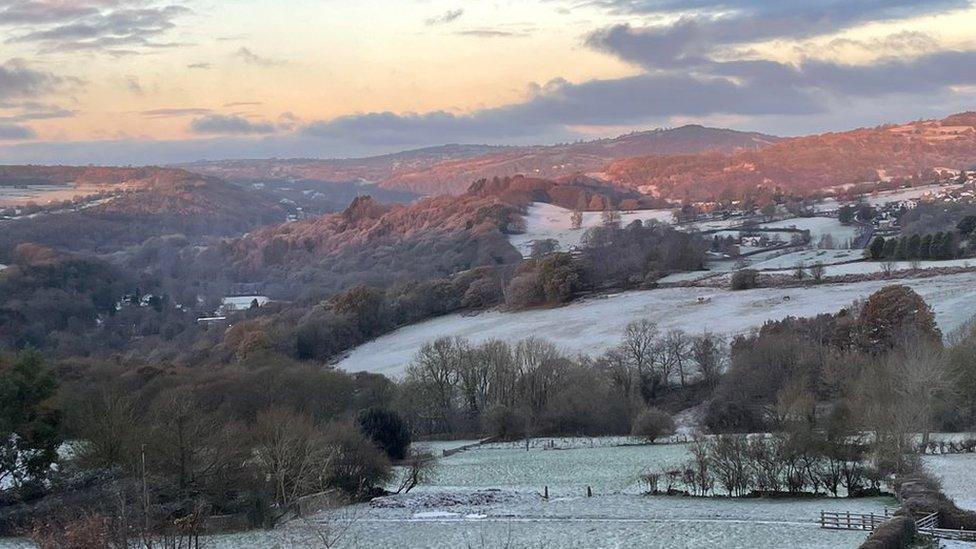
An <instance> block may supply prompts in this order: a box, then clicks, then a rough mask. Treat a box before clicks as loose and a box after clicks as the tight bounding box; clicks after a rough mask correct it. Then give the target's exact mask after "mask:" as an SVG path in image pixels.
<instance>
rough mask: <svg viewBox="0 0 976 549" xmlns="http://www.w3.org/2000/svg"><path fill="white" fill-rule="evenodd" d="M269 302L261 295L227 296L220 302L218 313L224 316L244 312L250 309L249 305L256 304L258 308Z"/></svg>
mask: <svg viewBox="0 0 976 549" xmlns="http://www.w3.org/2000/svg"><path fill="white" fill-rule="evenodd" d="M269 301H271V300H270V299H268V298H267V296H263V295H232V296H227V297H225V298H224V299H222V300H221V302H220V309H219V311H218V312H219V313H220V314H221V315H226V314H230V313H235V312H237V311H246V310H248V309H250V308H251V305H252V304H253V303H255V302H257V304H258V307H264V306H265V305H267V304H268V302H269Z"/></svg>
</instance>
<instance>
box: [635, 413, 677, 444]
mask: <svg viewBox="0 0 976 549" xmlns="http://www.w3.org/2000/svg"><path fill="white" fill-rule="evenodd" d="M631 434H633V435H634V436H635V437H640V438H642V439H644V440H646V441H648V442H654V439H656V438H657V437H660V436H664V435H671V434H674V420H673V419H672V418H671V416H670V415H669V414H668V413H667V412H665V411H663V410H659V409H658V408H647V409H646V410H644V411H642V412H641V413H639V414H637V417H636V418H634V425H633V428H632V430H631Z"/></svg>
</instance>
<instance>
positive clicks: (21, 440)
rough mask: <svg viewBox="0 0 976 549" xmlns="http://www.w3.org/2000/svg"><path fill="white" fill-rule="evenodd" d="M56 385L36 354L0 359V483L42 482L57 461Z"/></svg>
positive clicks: (59, 416)
mask: <svg viewBox="0 0 976 549" xmlns="http://www.w3.org/2000/svg"><path fill="white" fill-rule="evenodd" d="M56 392H57V382H56V381H55V379H54V376H53V375H52V374H51V372H50V371H49V370H48V369H47V368H46V367H45V366H44V360H43V358H41V354H40V353H39V352H37V351H33V350H28V351H24V352H23V353H21V354H20V356H19V357H17V359H16V360H15V361H13V363H10V364H5V363H4V362H3V359H2V357H0V481H2V482H3V483H10V484H13V485H18V484H21V483H24V482H29V481H39V480H43V479H44V478H45V477H46V476H47V474H48V473H49V472H50V470H51V464H52V463H54V461H55V460H56V459H57V457H58V454H57V450H58V446H60V444H61V433H60V425H61V414H60V413H59V412H58V410H57V409H55V408H54V407H53V400H54V395H55V393H56Z"/></svg>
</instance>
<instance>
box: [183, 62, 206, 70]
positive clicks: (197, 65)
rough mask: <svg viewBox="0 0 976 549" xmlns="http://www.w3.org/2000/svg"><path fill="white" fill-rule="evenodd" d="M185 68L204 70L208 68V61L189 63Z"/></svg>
mask: <svg viewBox="0 0 976 549" xmlns="http://www.w3.org/2000/svg"><path fill="white" fill-rule="evenodd" d="M186 68H188V69H204V70H206V69H209V68H210V63H190V64H189V65H187V66H186Z"/></svg>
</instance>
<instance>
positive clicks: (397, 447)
mask: <svg viewBox="0 0 976 549" xmlns="http://www.w3.org/2000/svg"><path fill="white" fill-rule="evenodd" d="M359 428H360V430H362V432H363V434H364V435H366V437H367V438H369V439H370V440H372V441H373V444H375V445H376V446H377V447H378V448H379V449H380V450H383V452H384V453H385V454H386V455H387V457H389V458H390V459H393V460H401V459H403V458H404V457H405V456H406V455H407V449H408V448H409V447H410V430H409V429H408V428H407V424H406V423H404V421H403V420H402V419H400V415H399V414H397V413H396V412H394V411H392V410H384V409H382V408H369V409H366V410H363V411H361V412H359Z"/></svg>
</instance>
